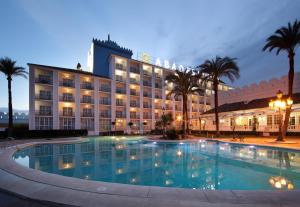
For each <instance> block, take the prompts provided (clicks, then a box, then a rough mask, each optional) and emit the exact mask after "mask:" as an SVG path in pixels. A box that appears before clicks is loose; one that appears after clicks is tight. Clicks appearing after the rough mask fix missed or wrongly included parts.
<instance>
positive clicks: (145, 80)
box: [28, 39, 230, 135]
mask: <svg viewBox="0 0 300 207" xmlns="http://www.w3.org/2000/svg"><path fill="white" fill-rule="evenodd" d="M131 56H132V52H131V50H128V49H125V48H122V47H120V46H119V45H118V44H117V43H115V42H114V41H111V40H110V39H108V40H106V41H100V40H95V39H94V40H93V43H92V47H91V50H90V51H89V55H88V69H87V70H88V71H83V70H80V69H68V68H60V67H53V66H46V65H39V64H31V63H29V64H28V65H29V129H30V130H45V129H87V130H88V132H89V134H90V135H98V134H99V133H103V132H109V131H124V132H125V133H146V132H149V131H150V130H152V129H154V128H155V122H156V120H158V119H159V118H160V116H161V115H162V114H163V113H171V114H172V115H173V118H174V119H175V121H174V123H173V124H174V127H176V128H179V127H181V117H182V101H181V100H180V98H176V99H175V98H174V97H170V98H168V97H167V96H166V94H168V93H169V91H170V89H171V88H172V85H171V84H167V83H166V82H165V78H166V76H167V75H168V74H170V73H173V72H174V70H171V69H168V68H164V67H161V66H157V65H155V64H151V63H149V62H145V61H140V60H135V59H132V58H131ZM220 89H221V90H228V89H230V87H229V86H227V85H220ZM210 95H211V89H210V88H209V87H208V89H207V90H206V92H205V93H204V94H201V95H192V96H190V97H189V103H188V110H189V117H190V126H191V129H195V130H198V129H199V125H200V122H199V121H200V120H199V117H200V114H201V113H202V112H205V111H206V110H208V109H210V108H211V107H210ZM129 123H132V125H131V124H129Z"/></svg>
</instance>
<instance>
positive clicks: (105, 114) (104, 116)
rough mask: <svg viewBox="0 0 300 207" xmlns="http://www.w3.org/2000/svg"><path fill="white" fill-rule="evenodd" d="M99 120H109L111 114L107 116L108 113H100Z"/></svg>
mask: <svg viewBox="0 0 300 207" xmlns="http://www.w3.org/2000/svg"><path fill="white" fill-rule="evenodd" d="M100 118H111V114H109V113H100Z"/></svg>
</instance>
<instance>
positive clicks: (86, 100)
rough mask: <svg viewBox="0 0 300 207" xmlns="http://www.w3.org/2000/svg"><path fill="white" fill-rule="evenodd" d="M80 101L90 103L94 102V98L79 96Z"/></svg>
mask: <svg viewBox="0 0 300 207" xmlns="http://www.w3.org/2000/svg"><path fill="white" fill-rule="evenodd" d="M80 102H81V103H90V104H92V103H94V99H92V98H81V100H80Z"/></svg>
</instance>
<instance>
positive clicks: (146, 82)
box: [143, 81, 152, 87]
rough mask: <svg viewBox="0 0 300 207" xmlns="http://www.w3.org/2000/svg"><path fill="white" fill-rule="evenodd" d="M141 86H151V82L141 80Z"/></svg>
mask: <svg viewBox="0 0 300 207" xmlns="http://www.w3.org/2000/svg"><path fill="white" fill-rule="evenodd" d="M143 86H147V87H151V86H152V84H151V82H148V81H143Z"/></svg>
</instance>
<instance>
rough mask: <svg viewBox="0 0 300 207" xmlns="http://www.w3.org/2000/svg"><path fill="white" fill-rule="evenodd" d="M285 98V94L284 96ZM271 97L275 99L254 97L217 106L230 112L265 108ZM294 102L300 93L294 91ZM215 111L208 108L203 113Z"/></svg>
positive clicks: (297, 99)
mask: <svg viewBox="0 0 300 207" xmlns="http://www.w3.org/2000/svg"><path fill="white" fill-rule="evenodd" d="M284 97H285V98H287V95H285V96H284ZM271 99H276V97H275V96H273V97H268V98H261V99H254V100H252V101H248V102H246V101H241V102H235V103H228V104H223V105H221V106H219V113H222V112H230V111H241V110H250V109H257V108H266V107H269V102H270V100H271ZM293 101H294V104H298V103H300V93H294V95H293ZM214 112H215V109H214V108H213V109H210V110H208V111H206V112H204V113H202V114H203V115H205V114H212V113H214Z"/></svg>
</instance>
